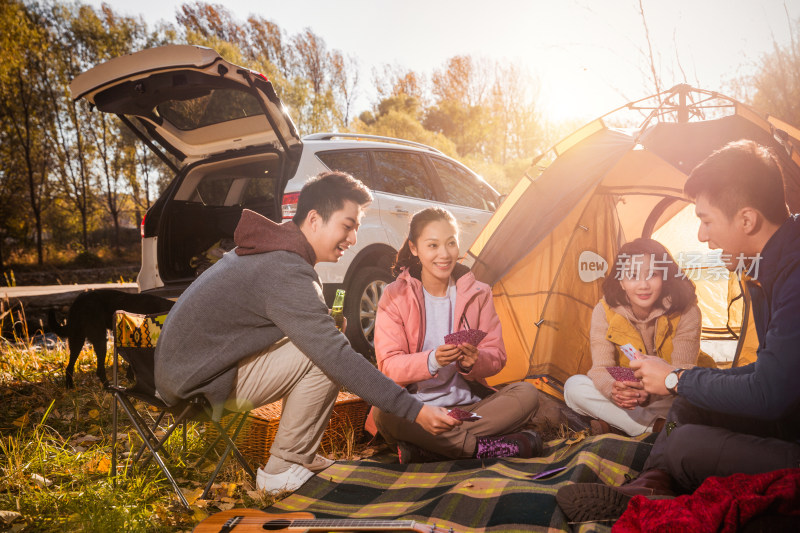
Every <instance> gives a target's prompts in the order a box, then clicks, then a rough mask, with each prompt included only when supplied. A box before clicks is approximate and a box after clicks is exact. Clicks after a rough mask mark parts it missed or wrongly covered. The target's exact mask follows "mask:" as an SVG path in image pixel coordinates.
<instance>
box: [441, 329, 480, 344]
mask: <svg viewBox="0 0 800 533" xmlns="http://www.w3.org/2000/svg"><path fill="white" fill-rule="evenodd" d="M485 336H486V332H485V331H481V330H479V329H462V330H461V331H456V332H454V333H451V334H450V335H445V337H444V343H445V344H452V345H456V346H457V345H459V344H463V343H467V344H471V345H473V346H478V343H480V342H481V341H482V340H483V338H484V337H485Z"/></svg>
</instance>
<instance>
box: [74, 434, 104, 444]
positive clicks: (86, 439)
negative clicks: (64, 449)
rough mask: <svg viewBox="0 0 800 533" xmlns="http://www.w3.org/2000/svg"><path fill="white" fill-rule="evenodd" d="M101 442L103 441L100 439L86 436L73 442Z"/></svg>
mask: <svg viewBox="0 0 800 533" xmlns="http://www.w3.org/2000/svg"><path fill="white" fill-rule="evenodd" d="M99 440H103V439H102V438H100V437H95V436H94V435H84V436H83V437H78V438H77V439H75V440H73V441H71V442H72V443H73V445H74V444H83V443H84V442H97V441H99Z"/></svg>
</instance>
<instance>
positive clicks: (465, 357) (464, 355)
mask: <svg viewBox="0 0 800 533" xmlns="http://www.w3.org/2000/svg"><path fill="white" fill-rule="evenodd" d="M458 349H459V351H460V352H461V356H460V357H459V358H458V369H459V370H461V371H462V372H469V371H470V370H472V367H473V366H475V362H476V361H477V360H478V348H476V347H475V346H473V345H471V344H467V343H466V342H465V343H463V344H459V345H458Z"/></svg>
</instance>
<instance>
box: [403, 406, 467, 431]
mask: <svg viewBox="0 0 800 533" xmlns="http://www.w3.org/2000/svg"><path fill="white" fill-rule="evenodd" d="M414 422H416V423H417V424H419V425H420V426H422V429H424V430H425V431H427V432H428V433H431V434H433V435H439V434H440V433H444V432H445V431H450V430H451V429H453V427H455V426H460V425H461V420H456V419H455V418H453V417H452V416H450V415H448V414H447V409H445V408H444V407H437V406H435V405H423V406H422V409H420V411H419V414H417V418H415V419H414Z"/></svg>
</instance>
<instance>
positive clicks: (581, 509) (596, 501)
mask: <svg viewBox="0 0 800 533" xmlns="http://www.w3.org/2000/svg"><path fill="white" fill-rule="evenodd" d="M639 495H642V496H647V497H659V496H660V497H674V496H675V493H674V492H673V491H672V478H670V477H669V474H668V473H667V472H665V471H664V470H645V471H644V472H642V473H641V474H640V475H639V477H637V478H636V479H634V480H632V481H629V482H627V483H625V484H623V485H620V486H619V487H611V486H609V485H603V484H602V483H575V484H573V485H567V486H566V487H561V488H560V489H559V490H558V492H557V493H556V501H557V502H558V505H559V507H561V510H562V511H564V514H565V515H567V518H569V519H570V520H571V521H575V522H587V521H592V520H616V519H617V518H619V517H620V516H622V513H624V512H625V509H626V508H627V507H628V502H629V501H631V498H633V497H634V496H639Z"/></svg>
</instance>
